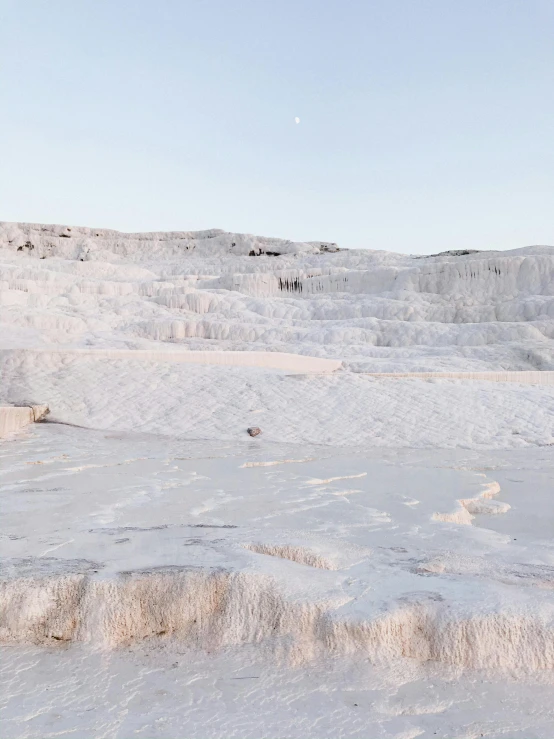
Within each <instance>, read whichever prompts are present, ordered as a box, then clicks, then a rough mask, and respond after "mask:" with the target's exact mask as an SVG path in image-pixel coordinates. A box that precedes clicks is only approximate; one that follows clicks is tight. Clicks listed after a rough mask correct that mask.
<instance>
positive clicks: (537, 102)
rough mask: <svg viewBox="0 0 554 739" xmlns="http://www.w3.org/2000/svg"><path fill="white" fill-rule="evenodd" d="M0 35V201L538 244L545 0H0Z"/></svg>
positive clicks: (236, 224) (373, 244)
mask: <svg viewBox="0 0 554 739" xmlns="http://www.w3.org/2000/svg"><path fill="white" fill-rule="evenodd" d="M0 38H1V43H0V171H1V175H2V176H1V177H0V220H24V221H36V222H47V223H67V224H77V225H90V226H103V227H111V228H118V229H122V230H137V231H138V230H162V229H163V230H165V229H180V230H182V229H202V228H212V227H216V228H223V229H226V230H232V231H246V232H251V233H258V234H263V235H268V236H280V237H285V238H292V239H295V240H311V239H325V240H328V241H336V242H338V243H339V245H342V246H347V247H369V248H374V249H390V250H397V251H406V252H430V251H431V252H432V251H438V250H441V249H450V248H464V247H466V248H476V249H485V248H494V249H504V248H514V247H518V246H523V245H526V244H536V243H543V244H544V243H551V244H554V0H517V1H516V0H379V1H375V0H155V1H154V0H151V1H147V0H125V1H124V0H0ZM295 116H299V117H300V124H299V125H296V124H295V122H294V118H295Z"/></svg>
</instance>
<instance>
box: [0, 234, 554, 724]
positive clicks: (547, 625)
mask: <svg viewBox="0 0 554 739" xmlns="http://www.w3.org/2000/svg"><path fill="white" fill-rule="evenodd" d="M553 336H554V248H552V247H546V246H536V247H527V248H525V249H520V250H515V251H512V252H482V253H468V254H462V255H455V254H450V253H445V254H443V255H439V256H434V257H409V256H404V255H399V254H389V253H386V252H379V251H367V250H366V251H363V250H360V251H340V250H337V248H336V245H334V244H330V243H323V242H310V243H295V242H290V241H283V240H279V239H266V238H261V237H256V236H250V235H241V234H228V233H224V232H222V231H215V230H214V231H205V232H200V233H198V232H196V233H193V232H191V233H177V232H175V233H169V234H164V233H152V234H122V233H118V232H116V231H108V230H104V229H89V228H77V227H72V228H69V227H65V226H40V225H32V224H6V223H2V224H0V403H2V404H5V405H6V406H9V405H15V404H26V405H28V406H31V405H39V404H42V403H45V404H46V403H47V404H48V406H49V408H50V411H51V414H50V416H49V417H48V419H49V420H51V421H53V422H54V424H42V425H30V426H28V429H27V431H26V432H25V433H23V434H20V435H18V436H14V437H10V438H7V439H3V440H2V444H1V445H0V498H1V501H0V502H1V509H2V520H1V525H0V554H1V556H2V560H1V567H0V570H1V571H0V640H1V641H2V642H3V643H4V646H3V647H2V650H1V651H2V659H0V674H1V675H2V679H3V680H4V689H3V690H2V691H1V693H0V694H1V695H2V696H3V698H2V700H3V703H2V704H1V705H0V709H3V716H4V723H3V727H5V728H3V736H4V735H5V736H6V737H23V736H29V737H31V736H33V737H50V736H52V737H53V736H60V735H64V736H67V735H69V736H71V735H73V736H76V737H80V736H89V735H90V736H110V737H112V736H113V737H119V736H121V737H127V736H130V735H137V736H138V735H142V736H147V737H153V736H160V737H178V736H183V735H186V736H191V737H207V736H232V735H235V736H242V737H247V736H252V737H255V736H261V735H265V736H287V737H300V736H314V737H315V736H321V737H323V736H325V737H327V736H328V737H331V736H333V737H335V736H358V737H366V736H383V737H392V736H394V737H398V738H399V739H412V737H416V736H429V737H431V736H435V735H438V736H456V737H475V736H487V735H488V736H495V737H496V736H500V735H506V736H510V737H516V736H520V737H528V736H541V737H550V736H552V734H553V733H554V714H553V711H552V707H551V705H552V703H551V701H549V700H548V701H547V697H548V690H551V677H550V676H551V674H552V672H551V671H552V668H554V598H553V597H552V593H553V589H554V576H553V572H554V554H553V548H552V541H551V540H552V527H553V525H554V521H553V520H552V505H551V494H552V473H553V461H552V445H553V444H554V385H553V384H552V377H553V373H554V350H553V343H552V338H553ZM16 415H17V416H18V418H19V417H20V416H21V417H23V416H25V418H26V419H27V420H29V419H30V417H31V410H30V409H29V407H27V408H24V409H23V410H21V409H10V410H9V411H8V412H7V415H6V418H8V416H9V418H10V419H11V420H10V424H11V426H10V429H8V426H7V425H6V427H5V430H15V426H14V424H15V421H14V418H15V416H16ZM249 426H259V427H260V428H261V429H262V432H263V433H262V434H261V435H260V436H257V437H256V438H255V439H250V438H249V437H248V436H247V435H246V428H247V427H249ZM79 427H81V428H79ZM506 450H509V451H506ZM234 680H236V681H237V683H234V682H233V681H234ZM252 681H253V682H254V685H253V684H252ZM510 681H511V682H510ZM116 686H120V687H116Z"/></svg>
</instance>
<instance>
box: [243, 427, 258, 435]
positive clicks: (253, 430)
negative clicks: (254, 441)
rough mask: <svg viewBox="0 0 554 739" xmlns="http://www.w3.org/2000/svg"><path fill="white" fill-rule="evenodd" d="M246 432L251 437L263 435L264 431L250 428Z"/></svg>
mask: <svg viewBox="0 0 554 739" xmlns="http://www.w3.org/2000/svg"><path fill="white" fill-rule="evenodd" d="M246 431H247V432H248V433H249V434H250V436H258V434H261V433H262V430H261V429H260V428H258V427H257V426H250V428H248V429H246Z"/></svg>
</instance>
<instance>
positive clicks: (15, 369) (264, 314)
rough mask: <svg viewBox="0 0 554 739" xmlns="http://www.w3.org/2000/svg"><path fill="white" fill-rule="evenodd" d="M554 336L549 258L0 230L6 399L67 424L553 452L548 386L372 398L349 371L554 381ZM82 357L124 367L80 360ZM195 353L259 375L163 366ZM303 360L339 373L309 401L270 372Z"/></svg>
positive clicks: (531, 253)
mask: <svg viewBox="0 0 554 739" xmlns="http://www.w3.org/2000/svg"><path fill="white" fill-rule="evenodd" d="M553 336H554V248H553V247H545V246H537V247H527V248H525V249H518V250H515V251H513V252H482V253H477V252H474V253H468V254H461V255H457V254H456V253H448V252H446V253H445V254H443V255H440V256H434V257H409V256H405V255H400V254H390V253H387V252H379V251H344V250H337V247H336V246H335V245H334V244H328V243H323V242H311V243H309V244H299V243H293V242H290V241H283V240H278V239H265V238H261V237H255V236H248V235H241V234H228V233H224V232H222V231H206V232H190V233H186V232H182V233H149V234H123V233H119V232H116V231H108V230H105V229H90V228H77V227H65V226H40V225H32V224H8V223H3V224H0V350H2V353H1V355H0V357H1V359H0V370H1V371H2V382H1V383H0V402H5V403H9V402H14V401H20V400H21V399H22V398H23V399H25V400H27V399H28V398H32V399H33V401H34V402H45V403H48V404H49V406H50V407H51V410H52V417H53V418H55V419H58V420H63V421H64V422H75V423H80V424H82V425H93V426H97V427H100V428H106V427H108V426H109V425H110V424H114V425H115V427H117V428H134V427H136V426H137V425H138V426H139V427H140V428H142V429H143V430H145V431H147V430H155V431H157V432H163V433H169V434H172V433H184V434H187V435H189V436H193V437H199V436H201V437H209V438H214V437H217V436H218V435H219V436H220V437H222V438H234V437H235V436H236V435H237V434H240V433H242V431H243V428H242V424H243V421H242V419H243V418H246V417H249V414H250V413H251V412H253V411H254V410H260V411H262V412H263V413H264V414H266V416H265V417H264V423H266V424H269V425H270V428H269V429H268V432H269V433H271V434H274V435H275V438H286V439H289V440H293V439H294V438H298V439H302V438H304V437H305V438H307V439H309V440H311V441H314V442H315V441H318V442H321V443H325V442H328V443H340V444H351V443H367V442H371V443H377V444H391V445H394V444H395V443H401V444H403V445H413V444H417V445H421V444H423V445H435V444H437V443H439V442H442V445H444V446H452V445H456V444H462V445H467V444H469V445H471V444H478V445H480V446H482V445H485V446H486V445H491V446H502V445H503V446H512V445H514V444H516V445H517V444H521V443H524V442H526V443H541V444H549V443H551V439H552V422H551V412H552V411H551V409H552V391H551V390H550V389H548V388H546V387H545V388H540V389H539V388H529V389H527V390H525V391H522V392H519V391H517V390H514V388H511V390H506V389H505V388H504V386H501V387H494V388H493V387H490V386H488V387H486V388H483V387H481V386H480V385H478V384H473V385H471V387H468V386H467V385H464V387H463V388H461V387H460V386H459V385H457V384H456V383H452V382H443V381H441V382H438V383H432V384H429V383H424V382H422V381H418V382H416V383H415V384H414V382H411V381H410V382H403V381H402V382H398V380H396V381H395V382H394V383H392V381H390V382H389V383H384V384H380V385H378V386H377V385H375V384H372V382H371V381H370V379H369V378H368V377H364V378H361V377H358V378H356V377H354V376H353V374H354V373H360V372H361V373H367V372H385V373H405V372H416V373H422V372H423V373H427V372H433V371H434V372H448V373H460V372H462V373H463V372H473V373H475V372H506V371H521V370H535V371H536V370H540V371H545V370H554V349H553V346H554V345H553V342H552V337H553ZM25 349H27V350H29V349H32V350H33V352H32V353H31V354H29V355H28V356H26V355H24V354H23V353H22V350H25ZM52 349H55V350H56V351H55V353H51V352H50V353H48V350H52ZM76 349H87V350H92V349H94V350H100V349H102V350H103V351H104V352H106V351H108V350H110V351H114V350H118V351H119V352H120V354H118V355H115V354H111V355H110V356H111V359H110V361H108V359H107V357H108V355H106V354H105V355H102V356H100V355H98V354H96V355H91V356H90V357H89V359H88V360H86V361H85V360H84V358H83V357H81V358H79V357H77V358H76V356H75V354H74V350H76ZM133 350H142V351H141V352H140V353H137V354H135V355H133V356H132V357H131V356H130V355H129V354H128V353H129V352H130V351H133ZM191 350H192V351H200V352H206V351H214V350H216V351H218V352H220V351H224V352H237V351H238V352H243V353H244V352H252V354H250V355H248V356H247V355H246V354H244V362H242V364H247V365H248V364H250V365H256V364H258V365H259V371H257V372H254V373H252V372H251V371H250V370H240V371H239V370H237V371H224V372H219V371H214V372H213V373H211V372H209V373H206V374H205V375H202V372H201V371H199V370H196V369H193V368H192V367H191V368H184V367H172V368H167V367H156V366H154V365H153V364H152V362H153V361H154V358H155V357H156V356H157V355H158V354H160V356H161V353H162V352H163V354H164V356H165V357H167V356H169V354H168V352H169V353H172V354H173V355H174V356H175V357H176V358H178V356H177V355H178V353H179V352H185V353H187V352H190V351H191ZM37 351H38V352H39V353H37ZM40 351H43V352H46V353H44V354H40ZM267 352H272V353H275V352H277V353H278V354H279V355H281V354H289V355H304V357H305V358H304V359H303V360H300V359H299V360H298V361H297V363H296V364H295V361H294V359H292V360H290V362H289V364H283V362H284V361H285V360H284V358H283V359H277V358H276V360H275V361H273V360H272V359H271V358H269V357H268V358H267V359H264V356H265V354H264V353H267ZM116 356H117V357H118V358H119V359H118V361H117V362H114V361H112V360H114V358H115V357H116ZM195 356H196V355H195ZM201 356H205V355H202V354H199V355H198V357H201ZM228 356H229V357H231V356H232V355H231V354H230V355H228ZM147 357H150V358H151V359H146V358H147ZM257 357H260V358H261V359H257ZM308 357H313V358H320V359H329V360H331V359H332V360H333V361H334V364H329V365H328V368H329V369H332V368H335V367H339V366H340V367H341V370H340V371H339V374H338V375H337V377H336V378H333V379H324V378H312V379H311V380H310V382H309V386H307V387H303V386H302V384H301V383H300V384H299V381H298V380H295V379H292V378H291V379H286V378H275V377H273V376H271V375H270V376H267V375H266V371H267V368H268V367H274V368H278V367H281V368H282V369H284V368H285V366H286V367H288V368H289V370H290V371H296V372H305V371H308V367H309V366H311V367H312V368H314V369H323V368H324V367H323V364H321V365H318V364H317V362H315V361H313V360H309V359H308ZM193 358H194V357H193V356H192V355H190V356H189V357H188V359H191V360H192V359H193ZM215 358H216V356H215V355H214V361H215ZM132 359H136V360H140V361H130V360H132ZM119 360H121V361H119ZM128 360H129V361H128ZM175 361H176V360H175ZM287 361H289V360H287ZM310 363H311V364H310ZM262 365H265V367H266V369H264V367H263V366H262ZM271 372H273V370H271ZM208 377H209V378H210V379H209V383H210V385H209V397H208V398H207V400H206V402H205V403H203V404H202V405H199V406H197V405H196V403H195V401H194V398H195V397H199V395H200V394H201V392H202V391H203V389H204V385H205V381H206V379H207V378H208ZM153 378H155V380H153ZM107 387H109V388H110V391H109V393H107V392H106V393H105V392H104V388H107ZM246 388H248V391H247V392H246V390H245V389H246ZM510 393H515V394H516V396H515V400H514V399H510V400H509V401H507V399H508V398H511V396H510ZM462 397H464V398H465V400H464V401H462V400H461V398H462ZM123 399H125V402H124V401H123ZM230 399H232V400H230ZM383 399H386V404H387V407H386V408H384V407H383V406H384V403H385V401H384V400H383ZM422 399H425V400H424V401H422ZM183 405H185V406H186V407H187V409H188V413H186V414H184V415H183V414H182V413H180V409H181V408H182V407H183ZM162 407H163V408H165V410H166V414H167V415H166V417H165V420H163V419H162V417H161V416H160V419H159V420H157V417H156V412H157V410H159V409H160V408H162ZM208 407H209V408H210V409H211V411H210V417H209V419H206V418H205V414H204V413H203V410H204V409H205V408H208ZM230 407H233V408H234V409H235V410H234V411H233V412H234V414H235V415H234V417H232V416H231V415H230V413H229V412H228V409H229V408H230ZM416 407H417V408H420V407H421V411H420V412H419V413H418V415H416V414H415V413H414V409H415V408H416ZM116 409H119V410H118V411H116ZM409 409H411V411H410V410H409ZM405 416H407V419H406V417H405ZM201 418H202V419H203V421H202V422H201V421H200V419H201ZM239 418H240V419H241V420H240V421H239ZM294 418H296V419H300V421H299V420H292V419H294ZM146 419H150V420H149V421H146ZM516 419H517V422H516ZM381 424H383V429H382V430H380V425H381Z"/></svg>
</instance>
